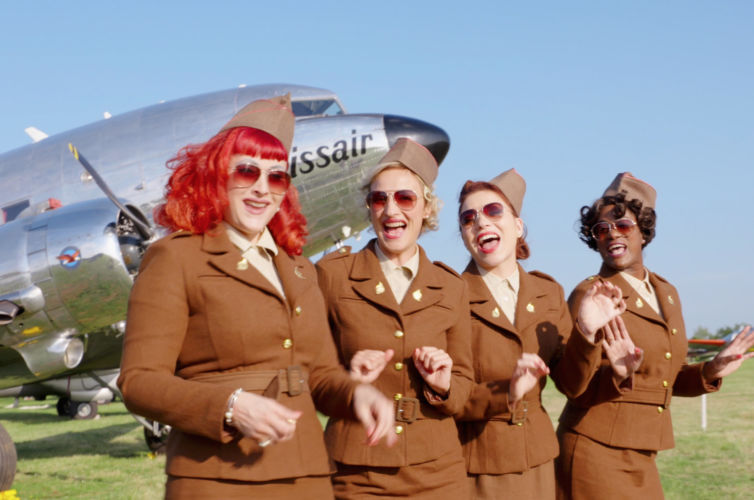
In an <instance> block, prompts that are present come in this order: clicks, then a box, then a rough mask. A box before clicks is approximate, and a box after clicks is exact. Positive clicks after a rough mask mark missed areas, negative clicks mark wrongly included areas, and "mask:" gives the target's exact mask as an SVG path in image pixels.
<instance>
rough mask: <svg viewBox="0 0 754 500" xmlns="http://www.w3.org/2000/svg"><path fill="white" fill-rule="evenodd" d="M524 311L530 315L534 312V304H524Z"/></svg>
mask: <svg viewBox="0 0 754 500" xmlns="http://www.w3.org/2000/svg"><path fill="white" fill-rule="evenodd" d="M526 310H527V311H529V312H530V313H533V312H534V304H532V303H531V302H529V303H528V304H526Z"/></svg>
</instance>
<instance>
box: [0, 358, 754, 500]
mask: <svg viewBox="0 0 754 500" xmlns="http://www.w3.org/2000/svg"><path fill="white" fill-rule="evenodd" d="M752 382H754V362H752V361H749V362H747V363H745V364H744V366H743V367H742V368H741V369H740V370H739V371H738V372H736V373H735V374H733V375H731V376H730V377H728V378H727V379H726V380H725V383H724V384H723V388H722V390H721V391H720V392H719V393H717V394H711V395H709V396H707V411H708V427H707V430H706V431H702V429H701V427H700V407H701V400H700V398H674V399H673V403H672V412H673V422H674V428H675V435H676V448H675V449H673V450H669V451H664V452H661V453H660V455H659V458H658V460H657V462H658V467H659V469H660V475H661V476H662V483H663V487H664V489H665V495H666V498H667V499H668V500H676V499H689V498H694V499H712V498H715V499H716V498H750V497H751V491H753V490H754V384H753V383H752ZM12 401H13V400H12V399H10V398H2V399H0V422H2V424H3V425H4V426H5V428H6V429H7V430H8V432H9V433H10V435H11V436H13V438H14V440H15V443H16V448H17V451H18V473H17V474H16V480H15V483H14V484H13V488H14V489H15V490H17V492H18V497H19V498H20V499H21V500H32V499H48V498H50V499H52V498H77V499H78V498H80V499H152V498H154V499H157V498H162V497H163V494H164V481H165V476H164V472H163V469H164V466H165V459H164V457H157V458H154V457H152V456H151V455H150V454H149V452H148V450H147V448H146V445H145V444H144V440H143V435H142V430H141V426H139V424H137V423H136V421H135V420H133V418H132V417H131V416H130V415H129V414H128V412H127V411H126V410H125V408H124V407H123V405H122V404H121V403H113V404H109V405H105V406H101V407H100V417H99V418H97V419H96V420H68V419H61V418H59V417H58V416H57V413H56V411H55V407H54V400H52V401H49V402H37V401H22V402H21V408H17V409H12V408H6V406H8V405H9V404H10V403H12ZM544 401H545V406H546V407H547V409H548V411H549V412H550V415H551V417H553V420H554V421H555V420H557V416H558V415H559V414H560V410H561V408H562V406H563V404H564V402H565V399H564V398H563V397H562V396H561V395H560V394H558V393H557V392H556V391H555V389H554V388H553V386H552V383H548V385H547V389H546V390H545V394H544ZM40 403H47V404H48V405H49V408H44V409H40V408H38V407H39V406H40Z"/></svg>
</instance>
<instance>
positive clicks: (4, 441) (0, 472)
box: [0, 425, 18, 491]
mask: <svg viewBox="0 0 754 500" xmlns="http://www.w3.org/2000/svg"><path fill="white" fill-rule="evenodd" d="M17 460H18V457H17V456H16V447H15V446H14V445H13V439H11V437H10V434H8V432H7V431H6V430H5V427H3V426H2V425H0V491H5V490H9V489H10V487H11V486H12V485H13V478H14V477H16V462H17Z"/></svg>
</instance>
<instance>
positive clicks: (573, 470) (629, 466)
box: [555, 429, 665, 500]
mask: <svg viewBox="0 0 754 500" xmlns="http://www.w3.org/2000/svg"><path fill="white" fill-rule="evenodd" d="M558 439H559V440H560V456H559V457H558V458H556V459H555V474H556V478H557V483H558V485H557V487H558V491H557V498H558V499H559V500H571V499H573V500H582V499H584V500H591V499H594V498H610V499H611V500H612V499H621V498H625V499H636V498H640V499H641V500H655V499H662V498H665V496H664V495H663V493H662V484H661V483H660V474H659V472H658V471H657V465H656V464H655V457H656V456H657V452H656V451H649V450H633V449H630V448H614V447H612V446H607V445H604V444H602V443H598V442H597V441H593V440H591V439H589V438H588V437H586V436H583V435H581V434H577V433H575V432H572V431H563V430H562V429H558Z"/></svg>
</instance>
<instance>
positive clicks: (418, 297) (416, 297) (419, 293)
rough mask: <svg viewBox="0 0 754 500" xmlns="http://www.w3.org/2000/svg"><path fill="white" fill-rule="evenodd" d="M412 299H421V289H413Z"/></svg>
mask: <svg viewBox="0 0 754 500" xmlns="http://www.w3.org/2000/svg"><path fill="white" fill-rule="evenodd" d="M411 295H413V297H414V300H415V301H417V302H419V301H421V299H422V291H421V290H414V293H412V294H411Z"/></svg>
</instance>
